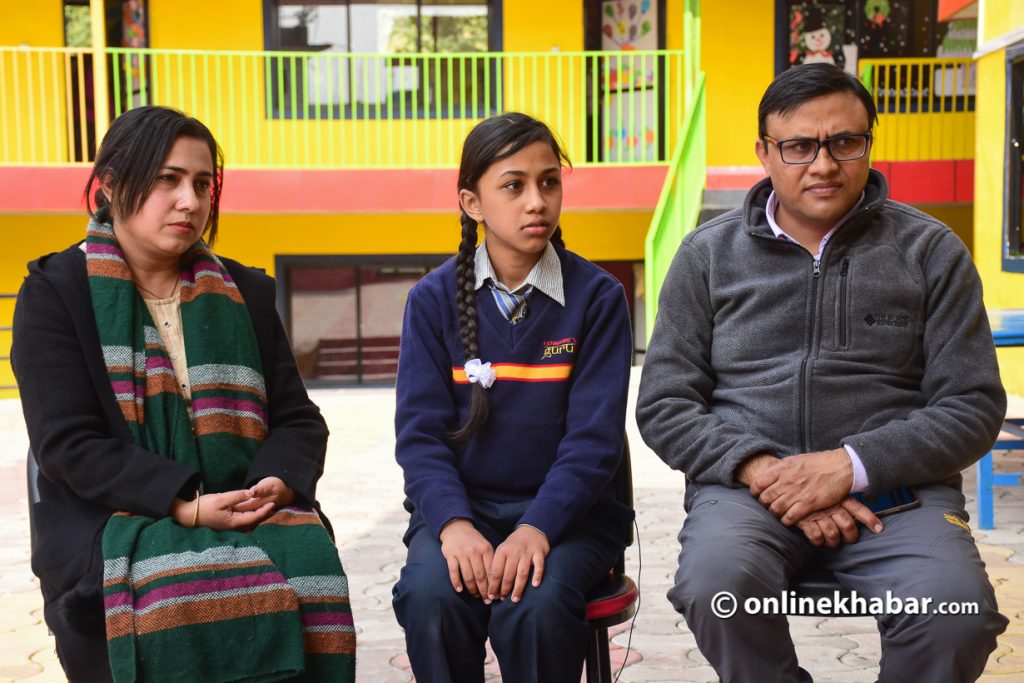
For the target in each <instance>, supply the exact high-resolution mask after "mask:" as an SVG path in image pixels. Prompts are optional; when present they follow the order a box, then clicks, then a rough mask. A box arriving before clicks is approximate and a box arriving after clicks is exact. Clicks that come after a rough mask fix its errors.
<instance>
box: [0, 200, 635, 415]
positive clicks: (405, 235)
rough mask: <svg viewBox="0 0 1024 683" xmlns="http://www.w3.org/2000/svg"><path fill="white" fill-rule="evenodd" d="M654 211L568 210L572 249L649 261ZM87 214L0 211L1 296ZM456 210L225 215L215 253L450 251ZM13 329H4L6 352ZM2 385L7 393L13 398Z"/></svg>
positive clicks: (4, 309)
mask: <svg viewBox="0 0 1024 683" xmlns="http://www.w3.org/2000/svg"><path fill="white" fill-rule="evenodd" d="M650 222H651V212H650V211H587V212H568V213H565V214H563V215H562V228H563V231H564V235H565V241H566V244H567V245H568V247H569V248H570V249H571V250H573V251H575V252H576V253H578V254H580V255H582V256H584V257H585V258H588V259H591V260H594V261H642V260H643V257H644V235H645V234H646V232H647V227H648V225H649V224H650ZM85 223H86V217H85V215H84V214H78V213H73V214H59V215H57V214H49V215H39V214H22V215H16V214H0V234H5V235H17V239H14V240H11V241H10V242H9V244H8V245H7V246H6V247H5V248H4V249H2V250H0V294H13V293H16V292H17V291H18V288H19V287H20V286H21V282H22V279H23V278H24V276H25V273H26V272H27V271H26V268H25V266H26V264H27V263H28V262H29V261H31V260H33V259H35V258H38V257H39V256H41V255H42V254H48V253H50V252H54V251H60V250H62V249H64V248H65V247H67V246H68V245H70V244H72V243H73V242H76V241H78V240H80V239H82V238H83V236H84V233H85ZM459 230H460V228H459V223H458V217H457V216H456V215H455V214H454V213H420V214H416V213H400V214H390V215H382V214H346V215H340V214H339V215H321V214H291V215H262V214H260V215H241V214H228V215H225V216H223V217H222V218H221V226H220V239H219V240H218V242H217V245H216V251H217V252H218V253H221V254H225V255H226V256H230V257H231V258H233V259H236V260H238V261H241V262H242V263H245V264H247V265H251V266H257V267H260V268H264V269H266V271H267V272H268V273H270V274H271V275H273V274H274V257H275V256H277V255H302V254H330V255H361V254H366V255H390V254H450V253H454V251H455V249H456V248H457V246H458V240H459ZM13 312H14V301H13V300H12V299H0V327H9V326H10V324H11V319H12V315H13ZM10 347H11V333H10V332H9V331H2V330H0V356H5V355H7V353H8V349H10ZM11 384H14V376H13V374H12V373H11V368H10V364H9V363H8V362H7V361H2V362H0V385H11ZM13 395H14V394H13V392H10V391H7V392H4V391H2V390H0V398H8V397H11V396H13Z"/></svg>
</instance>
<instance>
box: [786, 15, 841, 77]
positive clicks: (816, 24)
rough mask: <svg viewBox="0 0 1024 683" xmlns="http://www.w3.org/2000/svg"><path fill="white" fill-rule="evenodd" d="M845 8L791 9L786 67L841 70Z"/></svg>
mask: <svg viewBox="0 0 1024 683" xmlns="http://www.w3.org/2000/svg"><path fill="white" fill-rule="evenodd" d="M845 32H846V7H845V6H844V5H841V4H826V5H812V4H810V3H805V4H799V5H791V6H790V8H789V64H790V66H795V65H796V64H814V63H826V64H835V65H837V66H843V65H844V63H845V60H844V56H843V48H842V44H843V39H844V35H845Z"/></svg>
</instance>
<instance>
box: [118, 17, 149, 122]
mask: <svg viewBox="0 0 1024 683" xmlns="http://www.w3.org/2000/svg"><path fill="white" fill-rule="evenodd" d="M121 47H135V48H144V47H149V36H147V35H146V0H123V1H122V2H121ZM129 59H130V73H131V82H130V84H129V92H130V97H131V98H132V101H131V106H132V107H138V106H140V105H142V104H143V97H142V69H141V60H142V59H143V57H141V56H139V55H131V57H130V58H129Z"/></svg>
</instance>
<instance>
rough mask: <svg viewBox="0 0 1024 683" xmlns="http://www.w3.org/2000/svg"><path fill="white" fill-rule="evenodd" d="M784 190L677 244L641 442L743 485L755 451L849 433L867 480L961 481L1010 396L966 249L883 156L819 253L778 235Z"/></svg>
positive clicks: (687, 468) (652, 357)
mask: <svg viewBox="0 0 1024 683" xmlns="http://www.w3.org/2000/svg"><path fill="white" fill-rule="evenodd" d="M771 190H772V185H771V181H770V180H768V179H766V180H764V181H761V182H760V183H758V184H757V185H755V186H754V187H753V188H752V189H751V190H750V192H749V193H748V194H747V198H746V200H745V202H744V206H743V207H742V208H739V209H735V210H733V211H730V212H729V213H727V214H724V215H722V216H720V217H718V218H716V219H714V220H712V221H709V222H708V223H706V224H705V225H703V226H701V227H700V228H698V229H697V230H695V231H694V232H693V233H691V234H690V235H688V236H687V237H686V239H684V240H683V243H682V244H681V245H680V247H679V251H678V252H677V253H676V256H675V259H674V261H673V262H672V266H671V268H670V269H669V272H668V275H667V276H666V278H665V282H664V285H663V286H662V290H661V298H660V299H659V312H658V318H657V321H656V322H655V325H654V332H653V335H652V337H651V343H650V346H649V348H648V352H647V357H646V360H645V362H644V369H643V376H642V379H641V383H640V394H639V399H638V402H637V410H636V414H637V421H638V422H639V425H640V433H641V434H642V435H643V438H644V441H646V442H647V444H648V445H649V446H650V447H651V448H652V449H654V451H655V452H656V453H657V454H658V455H659V456H660V457H661V458H662V459H663V460H664V461H665V462H667V463H668V464H669V465H670V466H672V467H673V468H675V469H679V470H682V471H683V472H685V473H686V476H687V479H689V480H691V481H696V482H701V483H717V484H723V485H726V486H738V485H739V484H738V483H737V482H736V481H735V480H734V473H735V471H736V468H737V466H738V465H739V464H740V463H741V462H743V461H744V460H745V459H747V458H749V457H750V456H752V455H755V454H757V453H761V452H768V453H773V454H776V455H779V456H783V457H784V456H787V455H793V454H798V453H806V452H813V451H820V450H828V449H833V448H838V447H839V446H840V445H842V444H849V445H850V446H853V447H854V448H855V449H856V451H857V454H858V455H859V456H860V458H861V460H862V461H863V463H864V467H865V469H866V471H867V475H868V481H869V490H870V491H872V492H880V491H886V490H889V489H892V488H894V487H896V486H900V485H907V486H913V485H921V484H929V483H938V482H942V483H948V484H950V485H952V486H957V487H959V486H960V483H961V482H960V470H962V469H963V468H965V467H967V466H968V465H970V464H972V463H974V462H975V461H977V460H978V459H979V458H980V457H981V456H982V455H984V454H985V453H986V452H987V451H988V449H989V448H991V446H992V444H993V442H994V441H995V439H996V436H997V435H998V433H999V426H1000V424H1001V423H1002V420H1003V416H1004V414H1005V411H1006V394H1005V392H1004V391H1003V387H1002V384H1001V382H1000V380H999V369H998V367H997V365H996V357H995V349H994V348H993V343H992V333H991V330H990V328H989V324H988V318H987V316H986V314H985V309H984V306H983V304H982V296H981V280H980V278H979V277H978V273H977V270H976V269H975V267H974V264H973V263H972V261H971V257H970V254H969V252H968V251H967V249H966V248H965V247H964V245H963V243H962V242H961V241H960V239H959V238H957V236H956V235H955V234H954V233H953V232H952V231H951V230H950V229H949V228H948V227H946V226H945V225H943V224H942V223H940V222H938V221H936V220H935V219H933V218H931V217H929V216H927V215H926V214H924V213H921V212H920V211H917V210H916V209H913V208H911V207H909V206H906V205H904V204H900V203H898V202H895V201H891V200H889V199H888V188H887V186H886V182H885V178H884V177H883V176H882V175H881V174H880V173H878V172H876V171H873V170H872V171H871V172H870V176H869V179H868V184H867V187H866V188H865V197H864V201H863V203H862V204H861V206H860V208H859V209H858V210H857V212H856V213H855V215H854V216H852V217H851V219H850V220H849V221H847V222H846V223H845V224H844V225H843V226H842V227H840V228H839V230H837V231H836V233H835V235H833V237H832V239H831V240H829V242H828V244H827V246H826V247H825V249H824V252H823V253H822V255H821V261H820V263H819V262H816V261H815V259H814V257H813V256H812V255H811V254H810V253H808V252H807V250H806V249H804V248H803V247H801V246H800V245H799V244H796V243H795V242H789V241H785V240H780V239H779V238H776V237H775V236H774V235H773V234H772V232H771V228H770V227H769V225H768V220H767V216H766V214H765V206H766V204H767V201H768V196H769V194H770V193H771Z"/></svg>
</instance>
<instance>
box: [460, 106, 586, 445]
mask: <svg viewBox="0 0 1024 683" xmlns="http://www.w3.org/2000/svg"><path fill="white" fill-rule="evenodd" d="M535 142H543V143H545V144H547V145H550V146H551V151H552V152H554V154H555V158H556V159H558V160H559V162H560V163H562V164H563V165H565V166H568V167H570V168H571V167H572V163H571V162H570V161H569V157H568V155H567V154H566V153H565V150H564V149H562V146H561V144H559V142H558V140H557V139H555V136H554V133H552V132H551V129H550V128H548V127H547V126H546V125H545V124H544V123H542V122H540V121H538V120H537V119H535V118H532V117H530V116H527V115H526V114H520V113H518V112H508V113H506V114H501V115H499V116H493V117H491V118H489V119H485V120H483V121H481V122H480V123H478V124H477V125H476V126H475V127H474V128H473V130H471V131H469V135H467V136H466V142H465V143H464V144H463V146H462V161H461V162H460V164H459V190H460V191H461V190H469V191H471V192H476V191H477V183H479V181H480V177H481V176H482V175H483V174H484V173H486V172H487V169H488V168H490V167H491V164H493V163H494V162H495V161H498V160H500V159H505V158H507V157H510V156H512V155H513V154H515V153H516V152H518V151H519V150H521V149H523V148H524V147H526V146H527V145H531V144H533V143H535ZM460 208H461V207H460ZM476 238H477V222H476V220H475V219H473V218H472V217H471V216H470V215H469V214H467V213H466V212H465V210H462V242H461V243H460V244H459V254H458V256H457V257H456V260H455V290H456V291H455V301H456V304H457V306H458V309H459V334H460V336H461V338H462V348H463V351H464V352H465V355H466V360H467V361H468V360H472V359H473V358H480V344H479V335H478V330H477V323H478V318H477V311H476ZM551 241H552V242H553V243H554V244H555V245H556V246H558V247H562V248H563V249H564V248H565V243H564V242H563V241H562V228H561V227H560V226H559V227H556V228H555V232H554V234H552V235H551ZM489 412H490V410H489V404H488V401H487V390H486V389H484V388H483V387H482V386H481V385H480V383H479V382H475V383H473V384H472V385H470V401H469V416H468V417H467V418H466V422H465V424H463V425H462V426H461V427H459V429H458V430H457V431H455V432H453V433H452V438H453V439H455V440H456V441H459V442H464V441H466V440H467V439H469V437H471V436H472V435H473V434H474V433H475V432H476V431H477V430H478V429H480V427H481V426H483V424H484V422H486V421H487V415H488V413H489Z"/></svg>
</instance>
